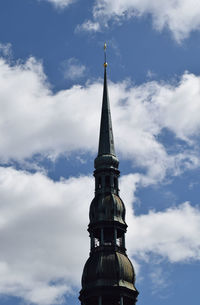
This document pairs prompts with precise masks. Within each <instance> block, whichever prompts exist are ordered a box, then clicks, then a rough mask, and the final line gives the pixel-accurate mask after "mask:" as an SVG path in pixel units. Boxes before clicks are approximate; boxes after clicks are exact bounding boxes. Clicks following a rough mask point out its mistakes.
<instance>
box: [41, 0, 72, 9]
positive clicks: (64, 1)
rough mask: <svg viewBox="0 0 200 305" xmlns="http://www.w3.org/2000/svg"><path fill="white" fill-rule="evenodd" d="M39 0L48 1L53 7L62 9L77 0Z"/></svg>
mask: <svg viewBox="0 0 200 305" xmlns="http://www.w3.org/2000/svg"><path fill="white" fill-rule="evenodd" d="M39 1H48V2H50V3H52V4H53V5H54V6H55V7H57V8H60V9H64V8H66V7H67V6H69V5H70V4H72V3H74V2H75V1H77V0H39Z"/></svg>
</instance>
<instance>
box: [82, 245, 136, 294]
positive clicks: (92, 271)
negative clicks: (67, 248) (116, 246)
mask: <svg viewBox="0 0 200 305" xmlns="http://www.w3.org/2000/svg"><path fill="white" fill-rule="evenodd" d="M134 283H135V272H134V269H133V266H132V263H131V262H130V260H129V259H128V257H127V256H126V255H124V254H122V253H119V252H113V253H109V252H108V253H106V252H100V251H97V252H95V253H94V254H93V255H91V256H90V257H89V259H88V260H87V262H86V264H85V267H84V270H83V276H82V287H83V289H86V288H87V289H91V288H92V289H93V288H98V287H102V286H106V287H115V286H120V287H125V288H128V289H131V290H136V289H135V287H134Z"/></svg>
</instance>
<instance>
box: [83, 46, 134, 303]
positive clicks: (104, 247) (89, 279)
mask: <svg viewBox="0 0 200 305" xmlns="http://www.w3.org/2000/svg"><path fill="white" fill-rule="evenodd" d="M104 54H105V60H104V88H103V102H102V112H101V126H100V135H99V149H98V155H97V157H96V159H95V160H94V167H95V171H94V177H95V197H94V199H93V200H92V202H91V205H90V212H89V218H90V223H89V225H88V232H89V235H90V256H89V258H88V260H87V262H86V264H85V267H84V270H83V275H82V289H81V291H80V296H79V299H80V301H81V305H135V304H136V301H137V296H138V291H137V289H136V288H135V272H134V269H133V266H132V263H131V261H130V260H129V258H128V256H127V254H126V246H125V234H126V229H127V224H126V222H125V212H126V211H125V206H124V203H123V201H122V199H121V198H120V196H119V187H118V178H119V175H120V172H119V170H118V166H119V161H118V159H117V157H116V154H115V148H114V138H113V131H112V121H111V113H110V104H109V99H108V88H107V62H106V44H105V45H104Z"/></svg>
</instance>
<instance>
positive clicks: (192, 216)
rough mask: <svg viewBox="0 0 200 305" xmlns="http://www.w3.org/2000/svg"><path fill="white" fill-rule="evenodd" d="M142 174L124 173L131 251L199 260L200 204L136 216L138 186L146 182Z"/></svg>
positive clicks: (137, 254) (137, 255) (147, 255)
mask: <svg viewBox="0 0 200 305" xmlns="http://www.w3.org/2000/svg"><path fill="white" fill-rule="evenodd" d="M143 178H144V177H143V175H139V174H130V175H127V176H124V177H122V179H121V180H122V181H121V190H122V192H121V196H122V198H123V199H124V200H125V203H126V211H127V213H126V221H127V223H128V225H129V227H128V234H127V243H128V246H127V248H128V251H129V253H130V255H131V256H133V257H135V258H137V259H139V258H141V259H145V260H148V259H150V258H151V255H152V254H155V255H159V256H160V257H161V258H165V259H167V260H169V261H170V262H172V263H175V262H185V261H190V260H200V208H199V206H192V205H191V204H190V202H184V203H182V204H180V205H177V206H174V207H170V208H168V209H166V210H163V211H160V212H157V211H155V210H154V211H149V213H148V214H145V215H140V216H135V215H134V210H133V206H132V205H133V202H134V201H135V191H136V189H137V188H138V187H139V186H141V185H143V183H144V182H145V180H143Z"/></svg>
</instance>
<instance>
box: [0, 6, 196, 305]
mask: <svg viewBox="0 0 200 305" xmlns="http://www.w3.org/2000/svg"><path fill="white" fill-rule="evenodd" d="M199 29H200V4H199V3H198V2H197V1H195V0H190V1H189V0H177V1H172V0H167V1H162V0H160V1H159V3H158V1H157V0H151V1H149V0H140V1H137V0H126V1H124V0H118V1H117V0H112V1H111V0H96V1H89V0H85V1H81V0H75V1H74V0H71V1H70V0H20V1H13V0H1V2H0V139H1V141H0V148H1V149H0V245H1V251H0V304H1V305H13V304H15V305H18V304H20V305H21V304H35V305H54V304H67V305H71V304H79V301H78V292H79V290H80V278H81V274H82V269H83V266H84V263H85V261H86V259H87V257H88V255H89V237H88V233H87V231H86V230H87V225H88V222H89V220H88V209H89V205H90V202H91V200H92V198H93V194H94V181H93V176H92V172H93V160H94V158H95V157H96V153H97V145H98V134H99V122H100V108H101V101H102V81H103V79H102V77H103V45H104V42H105V41H106V42H107V46H108V49H107V58H108V78H109V84H108V86H109V96H110V102H111V108H112V120H113V129H114V137H115V146H116V152H117V155H118V158H119V159H120V170H121V180H120V189H121V193H120V194H121V197H122V199H123V201H124V202H125V204H126V210H127V214H126V220H127V223H128V226H129V227H128V232H127V248H128V254H129V257H130V258H131V259H132V261H133V264H134V266H135V270H136V274H137V277H136V287H137V289H138V290H139V291H140V295H139V298H138V304H141V305H144V304H147V303H148V304H149V305H167V304H182V305H186V304H188V303H190V304H192V305H198V304H199V287H197V285H198V286H199V284H198V283H199V267H200V207H199V195H200V192H199V184H200V183H199V176H200V145H199V140H200V137H199V132H200V120H199V113H200V77H199V74H200V61H199V51H200V32H199Z"/></svg>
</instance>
